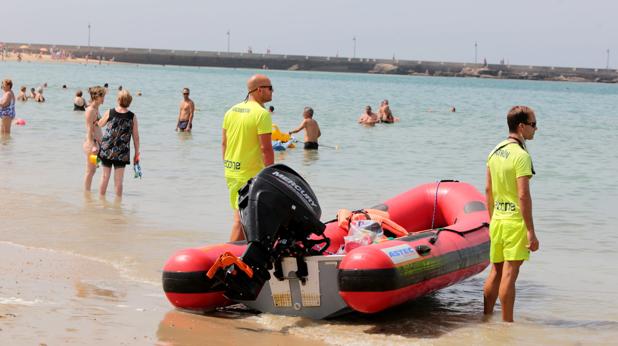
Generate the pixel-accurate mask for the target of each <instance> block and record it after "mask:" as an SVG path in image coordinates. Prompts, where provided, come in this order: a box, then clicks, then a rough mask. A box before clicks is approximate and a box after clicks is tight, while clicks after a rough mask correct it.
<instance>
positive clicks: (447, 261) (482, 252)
mask: <svg viewBox="0 0 618 346" xmlns="http://www.w3.org/2000/svg"><path fill="white" fill-rule="evenodd" d="M487 261H489V242H485V243H482V244H479V245H476V246H473V247H469V248H466V249H462V250H458V251H452V252H449V253H446V254H443V255H441V256H436V257H428V258H427V259H425V260H422V261H415V262H411V263H408V264H406V265H403V266H400V267H395V268H388V269H357V270H346V269H343V270H340V271H339V291H340V292H384V291H392V290H397V289H401V288H405V287H407V286H410V285H414V284H417V283H419V282H422V281H426V280H430V279H433V278H436V277H439V276H442V275H447V274H449V273H453V272H457V271H459V270H462V269H465V268H468V267H472V266H475V265H478V264H481V263H484V262H487Z"/></svg>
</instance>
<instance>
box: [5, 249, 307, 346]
mask: <svg viewBox="0 0 618 346" xmlns="http://www.w3.org/2000/svg"><path fill="white" fill-rule="evenodd" d="M0 252H1V253H2V254H3V258H4V260H3V261H2V262H0V272H2V273H3V278H4V279H3V280H2V283H1V284H0V344H2V345H9V344H11V345H43V344H44V345H57V344H79V345H140V344H143V345H153V344H156V345H205V344H213V343H214V344H219V345H234V344H245V343H246V344H252V345H283V344H284V343H285V344H288V343H293V344H295V345H310V344H311V345H315V344H316V343H315V342H309V341H308V340H302V339H298V338H296V337H294V336H290V335H286V334H285V333H282V332H273V331H271V330H266V329H264V327H263V326H261V325H260V324H258V323H255V322H252V321H251V319H252V318H253V314H251V313H248V312H245V311H243V310H239V311H238V312H234V311H226V312H219V313H215V314H213V315H209V316H204V315H196V314H189V313H185V312H181V311H176V310H174V309H173V308H171V307H170V306H169V305H168V304H167V302H166V299H165V298H164V296H163V293H162V291H161V289H160V287H158V286H156V285H152V284H149V283H140V282H135V281H129V280H126V279H124V278H122V277H121V276H120V275H118V273H117V271H116V270H115V268H113V267H112V266H110V265H108V264H106V263H102V262H99V261H96V260H92V259H88V258H85V257H83V256H77V255H73V254H70V253H64V252H58V251H54V250H47V249H41V248H34V247H25V246H21V245H15V244H12V243H8V242H0ZM230 331H233V332H232V333H230Z"/></svg>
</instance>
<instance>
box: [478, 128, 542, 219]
mask: <svg viewBox="0 0 618 346" xmlns="http://www.w3.org/2000/svg"><path fill="white" fill-rule="evenodd" d="M507 143H508V140H505V141H503V142H501V143H500V144H498V145H497V146H496V147H495V148H494V150H492V151H491V153H490V154H489V156H488V157H487V167H489V171H490V172H491V191H492V194H493V198H494V206H493V208H494V211H493V216H492V218H495V219H511V220H512V219H519V220H521V219H523V218H522V215H521V211H520V208H519V196H518V194H517V178H519V177H525V176H530V177H531V176H532V159H531V158H530V154H528V152H527V151H525V150H524V149H522V148H521V147H520V146H519V145H518V144H517V143H509V144H508V145H506V146H504V145H505V144H507ZM500 147H502V148H500ZM498 148H500V149H498ZM490 207H491V206H490Z"/></svg>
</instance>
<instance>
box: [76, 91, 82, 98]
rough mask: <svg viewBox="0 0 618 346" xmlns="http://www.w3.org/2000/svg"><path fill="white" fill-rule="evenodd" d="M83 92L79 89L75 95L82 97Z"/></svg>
mask: <svg viewBox="0 0 618 346" xmlns="http://www.w3.org/2000/svg"><path fill="white" fill-rule="evenodd" d="M82 95H83V93H82V91H81V90H77V92H76V93H75V96H77V97H82Z"/></svg>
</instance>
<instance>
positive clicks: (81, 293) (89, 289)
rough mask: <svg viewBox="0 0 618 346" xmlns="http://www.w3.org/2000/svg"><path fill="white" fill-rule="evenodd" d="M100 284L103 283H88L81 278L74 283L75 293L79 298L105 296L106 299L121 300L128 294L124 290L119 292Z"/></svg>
mask: <svg viewBox="0 0 618 346" xmlns="http://www.w3.org/2000/svg"><path fill="white" fill-rule="evenodd" d="M100 285H101V283H99V284H95V283H88V282H85V281H83V280H79V279H78V280H76V281H75V282H74V283H73V287H74V288H75V295H76V296H77V297H79V298H103V299H105V300H111V301H119V300H121V299H123V298H124V297H126V295H127V294H126V293H124V292H118V291H116V290H114V289H112V288H105V287H101V286H100Z"/></svg>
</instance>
